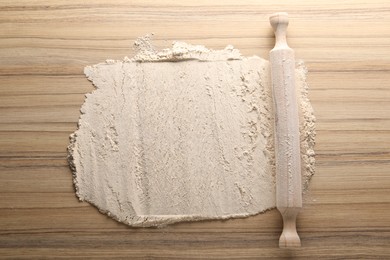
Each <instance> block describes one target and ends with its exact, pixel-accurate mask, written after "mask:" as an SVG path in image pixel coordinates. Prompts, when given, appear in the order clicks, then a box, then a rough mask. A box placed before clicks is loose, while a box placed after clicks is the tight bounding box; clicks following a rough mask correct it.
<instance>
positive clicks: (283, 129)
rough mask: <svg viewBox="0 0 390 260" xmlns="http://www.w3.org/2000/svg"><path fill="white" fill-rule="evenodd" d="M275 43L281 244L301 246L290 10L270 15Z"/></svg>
mask: <svg viewBox="0 0 390 260" xmlns="http://www.w3.org/2000/svg"><path fill="white" fill-rule="evenodd" d="M270 23H271V25H272V28H273V29H274V32H275V38H276V39H275V47H274V48H273V49H272V50H271V51H270V67H271V80H272V93H273V102H274V112H275V158H276V207H277V209H278V210H279V211H280V214H281V215H282V217H283V232H282V235H281V236H280V239H279V247H299V246H301V240H300V239H299V236H298V233H297V230H296V218H297V215H298V213H299V211H300V209H301V208H302V184H301V157H300V154H301V153H300V140H299V138H300V135H299V119H298V104H297V100H296V94H295V58H294V51H293V50H292V49H291V48H290V47H289V46H288V45H287V41H286V30H287V26H288V14H287V13H275V14H273V15H271V17H270Z"/></svg>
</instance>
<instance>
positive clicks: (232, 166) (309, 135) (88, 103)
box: [68, 37, 315, 227]
mask: <svg viewBox="0 0 390 260" xmlns="http://www.w3.org/2000/svg"><path fill="white" fill-rule="evenodd" d="M135 45H136V46H137V47H138V48H139V52H138V54H137V55H136V56H135V57H134V58H132V59H129V58H125V59H124V60H123V61H113V60H107V61H106V63H100V64H97V65H94V66H89V67H86V68H85V74H86V75H87V77H88V79H89V80H91V81H92V82H93V84H94V85H95V86H96V90H95V91H93V92H92V93H91V94H87V95H86V97H87V98H86V100H85V103H84V104H83V106H82V108H81V113H82V115H81V117H80V121H79V129H78V130H77V131H76V132H75V133H74V134H73V135H72V136H71V144H70V145H69V148H68V149H69V162H70V165H71V168H72V170H73V174H74V183H75V187H76V191H77V196H78V197H79V199H80V200H82V201H88V202H90V203H92V204H94V205H95V206H97V207H98V208H99V209H100V210H101V211H102V212H104V213H106V214H107V215H109V216H111V217H113V218H115V219H116V220H118V221H120V222H123V223H126V224H128V225H131V226H144V227H147V226H158V225H166V224H170V223H174V222H179V221H189V220H202V219H225V218H233V217H246V216H250V215H254V214H258V213H260V212H263V211H265V210H267V209H270V208H273V207H275V172H274V171H275V169H274V152H273V109H272V97H271V82H270V71H269V64H268V61H266V60H263V59H261V58H259V57H255V56H254V57H250V58H246V57H242V56H241V54H240V53H239V51H238V50H237V49H234V48H233V47H232V46H228V47H227V48H225V49H224V50H220V51H213V50H209V49H207V48H205V47H204V46H193V45H189V44H186V43H181V42H177V43H174V45H173V47H172V48H171V49H165V50H162V51H156V50H154V49H153V47H152V46H151V44H150V41H149V39H148V37H144V38H140V39H138V40H137V41H136V43H135ZM296 76H297V79H296V81H297V91H298V97H299V100H298V102H299V104H300V108H301V120H300V121H301V129H300V130H301V140H302V142H301V153H302V178H303V179H302V180H303V183H304V187H307V185H308V181H309V179H310V177H311V176H312V174H313V172H314V151H313V146H314V137H315V131H314V116H313V111H312V108H311V105H310V103H309V100H308V98H307V84H306V81H305V80H306V68H305V67H304V65H303V64H302V63H300V64H298V66H297V72H296Z"/></svg>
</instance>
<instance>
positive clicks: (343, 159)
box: [0, 0, 390, 259]
mask: <svg viewBox="0 0 390 260" xmlns="http://www.w3.org/2000/svg"><path fill="white" fill-rule="evenodd" d="M277 11H287V12H289V17H290V26H289V30H288V37H289V45H290V46H291V47H292V48H293V49H294V50H295V54H296V58H297V59H304V60H305V61H306V63H307V66H308V68H309V71H310V72H309V79H308V80H309V84H310V98H311V101H312V104H313V106H314V109H315V112H316V116H317V121H318V123H317V145H316V152H317V171H316V175H315V176H314V178H313V180H312V183H311V186H310V191H309V192H308V193H307V194H305V195H304V198H303V199H304V203H303V210H302V211H301V213H300V214H299V216H298V220H297V221H298V223H297V224H298V230H299V233H300V236H301V240H302V247H301V248H298V249H279V248H278V238H279V235H280V232H281V230H282V221H281V218H280V216H279V213H278V212H277V211H276V210H271V211H268V212H267V213H265V214H261V215H258V216H255V217H250V218H246V219H236V220H227V221H204V222H197V223H182V224H177V225H173V226H168V227H166V228H160V229H155V228H148V229H146V228H145V229H142V228H129V227H127V226H125V225H122V224H119V223H117V222H115V221H114V220H112V219H110V218H108V217H106V216H105V215H102V214H100V213H99V212H98V210H97V209H96V208H94V207H92V206H90V205H89V204H88V203H80V202H78V200H77V198H76V197H75V194H74V188H73V186H72V176H71V173H70V170H69V167H68V164H67V162H66V147H67V145H68V136H69V134H70V133H72V132H73V131H74V130H75V129H76V126H77V121H78V117H79V109H80V106H81V104H82V103H83V100H84V94H85V93H87V92H90V91H91V90H92V89H93V87H92V85H91V84H90V82H88V81H87V80H86V78H85V77H84V75H83V67H84V66H86V65H91V64H95V63H98V62H101V61H104V60H105V59H107V58H110V59H122V58H123V56H126V55H127V56H131V55H132V54H133V53H134V52H133V50H132V48H131V45H132V42H133V41H134V40H135V38H136V37H138V36H142V35H144V34H146V33H150V32H154V33H155V44H156V46H157V47H168V46H169V45H170V42H171V41H172V40H184V41H187V42H190V43H195V44H205V45H206V46H208V47H211V48H215V49H216V48H223V47H225V46H226V45H228V44H232V45H234V46H235V47H237V48H239V49H240V50H241V51H242V53H243V54H245V55H260V56H262V57H265V58H268V52H269V50H270V49H272V47H273V44H274V36H273V32H272V28H271V27H270V25H269V22H268V16H269V15H270V14H272V13H274V12H277ZM389 110H390V2H389V1H384V0H383V1H377V0H374V1H361V0H356V1H352V0H346V1H336V0H328V1H303V0H301V1H278V2H276V1H271V0H267V1H260V0H258V1H251V0H243V1H232V0H227V1H211V0H197V1H173V0H166V1H157V0H156V1H152V0H146V1H141V0H133V1H128V0H126V1H125V0H119V1H108V0H96V1H81V0H79V1H73V0H72V1H65V0H63V1H39V0H37V1H31V0H25V1H15V0H13V1H0V257H2V258H6V259H12V258H19V259H23V258H25V259H44V258H46V259H52V258H69V259H77V258H83V259H84V258H101V259H111V258H115V257H118V258H122V259H137V258H141V259H154V258H165V259H185V258H193V259H259V258H266V259H270V258H304V259H318V258H332V259H348V258H350V259H358V258H362V259H374V258H377V259H389V258H390V246H389V245H390V173H389V169H390V112H389Z"/></svg>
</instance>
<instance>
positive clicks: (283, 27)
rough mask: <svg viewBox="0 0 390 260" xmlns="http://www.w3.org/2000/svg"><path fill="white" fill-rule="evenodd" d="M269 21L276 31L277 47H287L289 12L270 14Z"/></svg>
mask: <svg viewBox="0 0 390 260" xmlns="http://www.w3.org/2000/svg"><path fill="white" fill-rule="evenodd" d="M269 21H270V23H271V26H272V28H273V29H274V33H275V38H276V40H275V48H274V49H277V48H286V47H288V45H287V26H288V14H287V13H285V12H280V13H274V14H273V15H271V16H270V18H269Z"/></svg>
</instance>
